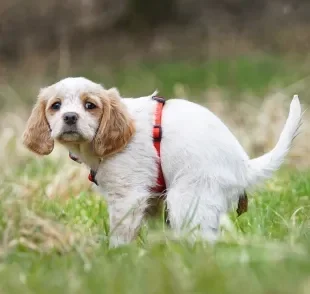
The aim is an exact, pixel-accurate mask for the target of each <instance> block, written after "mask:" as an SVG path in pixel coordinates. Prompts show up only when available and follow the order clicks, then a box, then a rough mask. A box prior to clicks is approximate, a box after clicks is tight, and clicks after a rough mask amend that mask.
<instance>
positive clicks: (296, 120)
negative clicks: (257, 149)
mask: <svg viewBox="0 0 310 294" xmlns="http://www.w3.org/2000/svg"><path fill="white" fill-rule="evenodd" d="M301 117H302V114H301V107H300V103H299V99H298V95H294V97H293V100H292V102H291V105H290V112H289V115H288V118H287V120H286V123H285V125H284V128H283V130H282V133H281V135H280V138H279V141H278V143H277V144H276V146H275V147H274V148H273V149H272V150H271V151H269V152H268V153H266V154H264V155H262V156H260V157H257V158H254V159H251V160H249V162H248V185H249V186H253V185H256V184H258V183H260V182H262V181H263V180H266V179H268V178H270V177H271V176H272V174H273V172H274V171H276V170H277V169H278V168H279V167H280V166H281V164H282V163H283V161H284V158H285V156H286V155H287V153H288V151H289V149H290V147H291V145H292V141H293V140H294V138H295V137H296V136H297V134H298V129H299V127H300V125H301Z"/></svg>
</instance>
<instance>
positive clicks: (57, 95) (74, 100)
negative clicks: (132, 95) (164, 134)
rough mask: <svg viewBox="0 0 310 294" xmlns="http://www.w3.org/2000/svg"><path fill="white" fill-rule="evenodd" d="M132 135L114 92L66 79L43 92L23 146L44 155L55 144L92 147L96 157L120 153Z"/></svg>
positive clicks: (113, 90) (132, 130)
mask: <svg viewBox="0 0 310 294" xmlns="http://www.w3.org/2000/svg"><path fill="white" fill-rule="evenodd" d="M133 134H134V123H133V120H132V118H130V116H129V114H128V112H127V110H126V107H125V105H124V104H123V103H122V101H121V98H120V95H119V93H118V91H117V89H115V88H112V89H109V90H106V89H104V88H103V87H102V86H101V85H99V84H96V83H94V82H92V81H90V80H87V79H85V78H66V79H63V80H61V81H59V82H58V83H56V84H53V85H51V86H49V87H46V88H44V89H42V90H41V91H40V93H39V97H38V100H37V103H36V105H35V106H34V108H33V110H32V113H31V115H30V118H29V119H28V122H27V125H26V129H25V131H24V134H23V143H24V145H25V146H26V147H28V148H29V149H30V150H31V151H33V152H35V153H37V154H40V155H47V154H49V153H51V152H52V150H53V148H54V140H56V141H58V142H60V143H61V144H63V145H67V146H68V145H69V146H70V144H83V143H91V144H92V146H93V151H94V153H95V155H96V156H98V157H104V156H107V155H110V154H112V153H116V152H118V151H121V150H122V149H123V148H124V147H125V146H126V145H127V143H128V142H129V140H130V139H131V137H132V136H133Z"/></svg>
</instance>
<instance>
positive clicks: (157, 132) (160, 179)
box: [152, 96, 166, 193]
mask: <svg viewBox="0 0 310 294" xmlns="http://www.w3.org/2000/svg"><path fill="white" fill-rule="evenodd" d="M152 99H153V100H155V101H157V106H156V110H155V122H154V126H153V144H154V147H155V149H156V151H157V155H158V175H157V185H156V186H155V187H153V188H152V191H153V192H157V193H161V192H163V191H164V190H165V189H166V183H165V178H164V175H163V171H162V168H161V163H160V143H161V139H162V126H161V117H162V111H163V107H164V105H165V102H166V101H165V99H164V98H162V97H158V96H153V97H152Z"/></svg>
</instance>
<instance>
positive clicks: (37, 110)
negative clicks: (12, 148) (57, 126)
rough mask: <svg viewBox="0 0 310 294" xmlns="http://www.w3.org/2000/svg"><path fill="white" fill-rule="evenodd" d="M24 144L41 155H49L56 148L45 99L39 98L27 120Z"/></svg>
mask: <svg viewBox="0 0 310 294" xmlns="http://www.w3.org/2000/svg"><path fill="white" fill-rule="evenodd" d="M23 144H24V145H25V146H26V147H27V148H28V149H29V150H31V151H33V152H35V153H37V154H39V155H48V154H50V153H51V152H52V151H53V149H54V140H53V139H52V138H51V135H50V129H49V125H48V122H47V120H46V117H45V101H43V100H41V99H39V100H38V102H37V103H36V105H35V106H34V108H33V109H32V112H31V115H30V117H29V119H28V121H27V124H26V129H25V131H24V134H23Z"/></svg>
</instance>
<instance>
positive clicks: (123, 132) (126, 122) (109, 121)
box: [93, 88, 135, 157]
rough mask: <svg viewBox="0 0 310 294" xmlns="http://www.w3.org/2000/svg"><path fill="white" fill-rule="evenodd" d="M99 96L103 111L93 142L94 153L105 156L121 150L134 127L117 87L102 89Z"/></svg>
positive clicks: (132, 133)
mask: <svg viewBox="0 0 310 294" xmlns="http://www.w3.org/2000/svg"><path fill="white" fill-rule="evenodd" d="M100 98H101V100H102V103H103V111H102V116H101V121H100V124H99V128H98V130H97V134H96V136H95V138H94V141H93V144H94V152H95V153H96V155H98V156H99V157H105V156H108V155H112V154H114V153H116V152H119V151H121V150H123V149H124V148H125V146H126V145H127V144H128V142H129V140H130V139H131V138H132V136H133V135H134V132H135V127H134V123H133V120H132V119H131V118H130V116H129V114H128V112H127V110H126V107H125V105H123V103H122V102H121V98H120V96H119V93H118V91H117V89H115V88H112V89H110V90H107V91H104V92H103V93H102V95H101V97H100Z"/></svg>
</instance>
